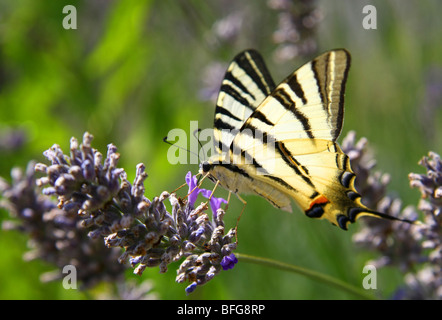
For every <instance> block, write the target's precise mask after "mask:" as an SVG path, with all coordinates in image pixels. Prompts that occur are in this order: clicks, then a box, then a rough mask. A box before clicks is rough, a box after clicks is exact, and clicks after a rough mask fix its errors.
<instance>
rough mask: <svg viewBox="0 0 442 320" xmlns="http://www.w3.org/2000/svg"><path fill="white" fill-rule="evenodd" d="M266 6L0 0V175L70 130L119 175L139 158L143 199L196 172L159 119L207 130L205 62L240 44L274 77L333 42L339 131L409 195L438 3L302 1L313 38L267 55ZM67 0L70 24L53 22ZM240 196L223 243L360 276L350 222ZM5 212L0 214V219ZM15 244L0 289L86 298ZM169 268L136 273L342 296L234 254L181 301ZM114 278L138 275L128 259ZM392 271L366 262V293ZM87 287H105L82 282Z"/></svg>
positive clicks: (205, 1) (424, 121)
mask: <svg viewBox="0 0 442 320" xmlns="http://www.w3.org/2000/svg"><path fill="white" fill-rule="evenodd" d="M276 2H278V1H264V0H261V1H254V2H253V3H252V2H251V1H237V0H236V1H234V0H230V1H227V0H218V1H215V0H189V1H185V0H182V1H176V0H168V1H164V0H162V1H159V0H157V1H153V0H125V1H111V0H93V1H84V0H83V1H75V2H72V1H64V0H58V1H43V0H41V1H35V0H16V1H7V0H0V50H1V51H0V141H1V144H0V176H3V177H7V178H9V176H10V170H11V168H12V167H13V166H21V167H25V166H26V164H27V162H28V161H29V160H31V159H36V160H37V161H43V160H44V158H43V156H42V152H43V151H44V150H46V149H48V148H49V147H50V146H51V145H52V144H54V143H57V144H59V145H60V146H61V147H62V149H63V150H65V152H68V150H69V139H70V138H71V137H72V136H75V137H77V138H78V139H80V140H81V138H82V135H83V133H84V132H85V131H89V132H90V133H92V134H93V135H94V137H95V139H94V141H93V146H94V147H95V148H96V149H98V150H100V151H102V152H103V153H105V152H106V150H107V148H106V146H107V144H108V143H111V142H112V143H114V144H116V145H117V147H118V150H119V152H120V154H121V158H120V162H119V165H120V167H123V168H125V170H126V172H127V173H128V175H129V177H130V179H129V180H133V178H134V176H135V166H136V164H137V163H140V162H143V163H144V164H146V171H147V172H148V173H149V178H148V179H147V181H146V196H147V197H148V198H150V199H152V198H153V197H154V196H157V195H159V194H160V193H161V192H162V191H164V190H168V191H171V190H173V189H175V188H176V187H177V186H179V185H181V184H182V183H183V182H184V176H185V174H186V173H187V171H189V170H191V171H192V172H193V173H197V171H198V165H171V164H169V163H168V161H167V151H168V149H169V146H168V145H167V144H165V143H163V141H162V138H163V137H164V136H166V135H167V133H168V132H169V130H171V129H174V128H182V129H184V130H185V131H186V132H188V134H189V135H190V134H191V133H190V132H189V122H190V121H191V120H194V121H198V123H199V126H200V127H201V128H208V127H211V126H212V123H213V120H212V119H213V113H214V103H213V101H211V100H210V99H202V97H201V96H202V92H203V93H205V95H207V92H209V93H210V92H211V90H212V91H213V90H216V85H217V84H218V83H219V81H220V80H219V78H217V77H216V75H217V73H216V72H215V71H213V70H223V68H225V67H226V66H227V63H228V62H229V60H230V59H232V58H233V57H234V55H236V54H237V53H238V52H239V51H241V50H243V49H246V48H250V47H253V48H256V49H258V50H259V51H261V52H262V54H263V56H264V57H265V59H266V61H267V63H268V66H269V69H270V70H271V72H272V74H273V76H274V78H275V81H276V82H278V81H280V80H281V79H283V78H284V77H285V76H287V75H288V74H289V73H290V72H292V71H293V70H294V69H296V68H297V67H298V66H300V65H301V64H303V63H304V62H306V61H308V60H309V59H310V58H312V57H313V56H314V55H316V54H317V53H321V52H323V51H326V50H329V49H332V48H338V47H344V48H347V49H348V50H349V51H350V52H351V54H352V67H351V70H350V74H349V79H348V84H347V93H346V115H345V124H344V132H343V136H344V135H345V133H346V132H348V131H349V130H356V131H357V134H358V137H362V136H365V137H367V138H368V139H369V142H370V147H371V149H372V150H373V153H374V154H375V157H376V159H377V163H378V164H377V169H378V170H381V171H383V172H389V173H390V174H391V176H392V181H391V183H390V190H391V192H392V194H395V195H398V196H400V197H401V198H402V199H403V200H404V204H405V205H408V204H417V202H418V199H419V193H418V191H416V190H412V189H410V188H409V186H408V178H407V175H408V173H409V172H422V171H423V170H422V169H421V168H420V167H419V166H418V165H417V161H418V160H419V159H420V158H421V157H422V156H423V155H426V154H427V152H428V151H429V150H433V151H436V152H439V153H440V152H441V146H442V134H441V127H440V124H441V123H442V113H441V110H440V106H441V93H440V92H441V91H442V90H441V86H442V41H441V39H442V33H441V31H442V20H441V19H440V12H441V11H442V3H441V2H440V1H438V0H424V1H411V0H407V1H404V0H401V1H399V0H396V1H392V0H388V1H381V0H379V1H351V0H346V1H344V0H333V1H330V0H329V1H324V0H323V1H302V2H304V3H310V4H311V3H313V5H314V7H315V10H317V11H316V14H317V15H318V17H319V18H318V19H319V22H318V24H317V27H316V29H315V31H314V32H312V33H311V34H307V35H305V36H306V37H308V39H307V40H308V41H311V43H313V44H314V45H315V46H316V49H314V50H312V52H310V53H307V54H304V55H298V56H297V57H294V58H292V59H286V60H284V61H282V60H281V59H280V58H279V59H278V55H277V54H276V53H277V52H279V51H278V48H279V49H280V44H276V43H275V36H274V33H275V31H277V29H278V28H280V27H281V26H280V25H279V24H278V21H279V20H278V19H279V13H280V11H278V10H274V9H272V8H271V3H273V4H274V3H276ZM282 2H284V1H282ZM295 2H296V1H295ZM298 2H299V1H298ZM68 4H74V5H75V7H76V8H77V29H76V30H65V29H64V28H63V26H62V21H63V18H64V17H65V14H63V13H62V10H63V7H64V6H65V5H68ZM366 4H372V5H374V6H375V7H376V9H377V29H376V30H366V29H364V28H363V26H362V20H363V18H364V16H365V14H363V13H362V9H363V7H364V6H365V5H366ZM297 5H299V4H297ZM229 19H230V20H229ZM302 36H304V35H302ZM301 40H303V39H301ZM275 57H276V58H275ZM210 66H212V67H213V68H210ZM223 72H224V71H222V73H223ZM218 73H219V72H218ZM222 73H221V75H222ZM212 78H214V79H212ZM204 90H205V91H204ZM205 187H206V188H209V187H210V184H207V185H205ZM185 191H186V190H182V192H183V194H184V193H185ZM217 192H219V194H218V195H219V196H225V195H226V194H227V193H225V192H224V191H217ZM244 198H245V199H246V200H247V202H248V206H247V208H246V211H245V213H244V214H243V216H242V218H241V221H240V224H239V239H240V243H239V247H238V250H237V251H238V252H241V253H246V254H252V255H257V256H262V257H267V258H271V259H276V260H280V261H283V262H286V263H291V264H295V265H299V266H302V267H305V268H308V269H312V270H316V271H319V272H322V273H325V274H328V275H331V276H333V277H336V278H338V279H341V280H343V281H345V282H348V283H350V284H352V285H355V286H358V287H361V283H362V278H363V276H364V274H362V269H363V266H364V264H365V262H366V261H367V260H368V259H370V258H373V257H375V256H374V255H373V254H371V253H369V252H366V251H364V250H361V249H359V248H356V247H355V245H354V244H353V243H352V241H351V238H352V234H353V233H354V232H355V231H356V230H357V229H358V228H360V226H359V225H357V224H356V225H352V226H351V227H350V230H349V231H347V232H343V231H341V230H339V229H338V228H335V227H333V226H331V225H330V224H329V223H328V222H325V221H314V220H312V219H308V218H306V217H305V216H304V215H303V214H301V213H300V212H295V213H293V214H288V213H286V212H280V211H278V210H276V209H274V208H273V207H271V205H269V204H268V203H267V202H266V201H265V200H263V199H261V198H259V197H254V196H245V197H244ZM241 208H242V203H241V202H240V201H238V200H237V199H236V198H234V197H233V198H232V200H231V203H230V206H229V210H228V214H227V216H228V217H226V226H227V227H232V226H234V224H235V223H236V219H237V216H238V214H239V212H240V210H241ZM6 217H7V212H5V211H4V210H3V211H0V221H2V220H4V219H5V218H6ZM26 241H27V237H26V235H23V234H19V233H16V232H5V231H0V252H1V257H0V298H1V299H67V298H69V299H85V298H87V297H88V295H86V294H85V293H83V292H80V291H75V290H64V289H63V288H62V286H61V283H58V282H57V283H49V284H42V283H40V281H39V275H40V274H41V273H42V272H45V271H49V270H51V269H53V267H52V266H50V265H47V264H45V263H44V262H41V261H32V262H24V261H23V259H22V255H23V253H24V252H25V251H26V250H27V249H26V248H27V246H26ZM178 266H179V264H178V263H175V264H173V265H172V266H170V268H169V271H168V272H167V273H166V274H159V272H158V268H153V269H151V270H146V271H145V272H144V274H143V276H142V279H141V280H147V279H150V280H151V281H152V284H153V292H155V293H156V294H157V296H158V298H160V299H352V298H355V297H354V296H352V295H350V294H347V293H344V292H342V291H339V290H337V289H335V288H331V287H329V286H327V285H325V284H322V283H318V282H315V281H312V280H310V279H308V278H305V277H302V276H299V275H293V274H289V273H286V272H282V271H278V270H274V269H270V268H268V267H263V266H257V265H253V264H249V263H239V264H238V265H237V266H236V267H235V268H234V269H233V270H231V271H227V272H221V273H220V274H219V275H218V276H216V277H215V279H213V280H212V281H210V282H209V283H208V284H207V285H205V286H203V287H201V288H198V289H197V290H196V292H195V293H193V294H192V295H190V296H188V297H187V296H186V295H185V292H184V289H185V286H186V285H184V284H183V285H180V284H176V283H175V276H176V269H177V268H178ZM127 278H137V276H135V275H133V274H132V273H131V272H130V270H129V272H128V274H127ZM141 280H138V281H141ZM402 282H403V278H402V275H401V273H400V272H399V271H398V270H395V269H392V268H383V269H382V270H378V289H377V290H376V292H373V294H374V295H377V296H379V297H384V298H388V297H390V296H391V294H392V293H393V292H394V290H395V289H396V288H397V287H398V286H399V285H400V284H401V283H402ZM100 290H106V286H103V287H101V286H100V287H98V288H96V289H95V291H98V292H99V291H100ZM95 291H94V292H95Z"/></svg>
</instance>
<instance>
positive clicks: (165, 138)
mask: <svg viewBox="0 0 442 320" xmlns="http://www.w3.org/2000/svg"><path fill="white" fill-rule="evenodd" d="M163 142H165V143H167V144H170V145H171V146H174V147H176V148H178V149H181V150H184V151H187V152H188V153H191V154H194V155H196V156H197V157H198V159H199V155H198V154H197V153H195V152H193V151H190V150H188V149H186V148H183V147H180V146H177V145H176V144H173V143H172V142H169V141H167V137H164V138H163Z"/></svg>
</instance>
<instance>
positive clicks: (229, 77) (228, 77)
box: [223, 71, 256, 100]
mask: <svg viewBox="0 0 442 320" xmlns="http://www.w3.org/2000/svg"><path fill="white" fill-rule="evenodd" d="M226 80H227V81H229V82H231V83H233V84H234V85H235V86H236V87H237V88H238V89H240V90H241V91H242V92H244V93H246V94H248V95H249V96H251V97H252V98H253V100H256V98H255V96H254V95H253V94H252V93H251V92H250V91H249V90H248V89H247V87H245V86H244V85H243V83H242V82H241V81H240V80H239V79H238V78H236V77H235V76H234V75H233V74H232V72H230V71H228V72H227V73H226V75H225V76H224V81H223V82H225V81H226Z"/></svg>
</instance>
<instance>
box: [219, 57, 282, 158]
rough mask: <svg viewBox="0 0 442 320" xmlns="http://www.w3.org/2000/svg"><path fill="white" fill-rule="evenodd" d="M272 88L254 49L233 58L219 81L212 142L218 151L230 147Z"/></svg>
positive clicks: (264, 67)
mask: <svg viewBox="0 0 442 320" xmlns="http://www.w3.org/2000/svg"><path fill="white" fill-rule="evenodd" d="M274 88H275V84H274V82H273V80H272V77H271V76H270V73H269V71H268V70H267V67H266V65H265V63H264V60H263V59H262V57H261V55H260V54H259V53H258V52H257V51H255V50H246V51H243V52H242V53H240V54H238V55H237V56H236V57H235V58H234V59H233V61H232V62H231V63H230V65H229V67H228V69H227V71H226V74H225V76H224V80H223V82H222V84H221V89H220V92H219V95H218V100H217V103H216V109H215V120H214V143H215V148H216V150H217V152H218V153H221V151H224V152H227V151H228V150H229V146H230V144H231V143H232V141H233V138H234V136H235V134H236V133H238V132H239V130H240V128H241V127H242V126H243V124H244V122H245V121H246V120H247V119H248V118H249V117H250V115H251V114H252V113H253V112H254V111H255V110H256V108H257V107H258V106H259V105H260V104H261V102H262V101H264V99H265V98H266V97H267V96H268V95H269V94H270V93H271V92H272V91H273V89H274Z"/></svg>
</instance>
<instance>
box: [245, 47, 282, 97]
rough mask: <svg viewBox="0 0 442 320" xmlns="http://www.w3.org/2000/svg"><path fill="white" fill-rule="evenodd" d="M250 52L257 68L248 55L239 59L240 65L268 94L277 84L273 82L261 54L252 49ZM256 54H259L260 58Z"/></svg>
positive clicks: (260, 88) (263, 91) (265, 93)
mask: <svg viewBox="0 0 442 320" xmlns="http://www.w3.org/2000/svg"><path fill="white" fill-rule="evenodd" d="M248 53H249V55H250V56H251V58H252V60H253V62H254V63H255V64H256V66H257V68H255V66H253V65H252V63H251V60H250V59H249V58H248V57H247V56H246V55H244V56H242V57H241V59H240V60H239V61H238V65H239V66H240V67H241V68H242V69H243V70H244V72H245V73H246V74H247V75H248V76H249V77H250V78H251V79H252V80H253V82H255V84H256V85H257V86H258V88H259V90H261V92H262V93H263V95H265V96H267V95H269V94H270V92H271V91H272V90H273V88H274V87H275V84H274V83H273V80H272V78H271V76H270V74H269V73H268V71H267V68H266V67H265V64H264V61H263V60H262V58H261V55H259V54H258V53H257V52H256V51H252V50H251V51H249V52H248ZM256 56H258V58H257V57H256ZM264 70H265V71H264Z"/></svg>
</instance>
